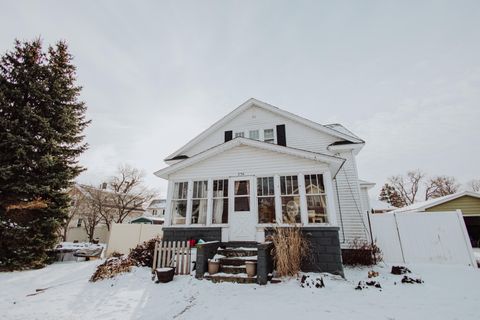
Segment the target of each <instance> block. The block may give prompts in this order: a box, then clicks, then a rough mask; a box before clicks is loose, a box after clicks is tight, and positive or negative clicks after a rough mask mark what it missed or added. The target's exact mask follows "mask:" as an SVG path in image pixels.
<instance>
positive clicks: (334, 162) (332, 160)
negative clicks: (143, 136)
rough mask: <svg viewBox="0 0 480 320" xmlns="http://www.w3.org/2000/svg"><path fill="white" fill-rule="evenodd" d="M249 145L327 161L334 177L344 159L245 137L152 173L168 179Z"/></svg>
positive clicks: (323, 161)
mask: <svg viewBox="0 0 480 320" xmlns="http://www.w3.org/2000/svg"><path fill="white" fill-rule="evenodd" d="M242 145H244V146H250V147H253V148H258V149H261V150H268V151H272V152H278V153H282V154H288V155H291V156H294V157H298V158H303V159H309V160H312V161H318V162H322V163H327V164H328V165H329V168H330V171H331V173H332V177H335V175H336V174H337V172H338V171H339V170H340V168H341V167H342V165H343V164H344V162H345V161H346V160H345V159H343V158H340V157H335V156H331V155H327V154H323V153H317V152H311V151H306V150H301V149H296V148H291V147H285V146H280V145H276V144H272V143H267V142H263V141H257V140H252V139H247V138H241V137H238V138H235V139H233V140H230V141H228V142H225V143H222V144H220V145H217V146H215V147H213V148H210V149H208V150H205V151H203V152H201V153H199V154H196V155H195V156H193V157H191V158H188V159H185V160H183V161H180V162H177V163H175V164H172V165H170V166H168V167H166V168H163V169H160V170H158V171H156V172H155V173H154V174H155V175H156V176H157V177H160V178H164V179H168V175H170V174H172V173H175V172H177V171H178V170H181V169H184V168H187V167H189V166H191V165H194V164H195V163H198V162H200V161H202V160H206V159H208V158H210V157H213V156H215V155H218V154H220V153H222V152H225V151H227V150H230V149H232V148H235V147H238V146H242Z"/></svg>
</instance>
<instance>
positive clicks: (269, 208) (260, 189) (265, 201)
mask: <svg viewBox="0 0 480 320" xmlns="http://www.w3.org/2000/svg"><path fill="white" fill-rule="evenodd" d="M257 199H258V221H259V223H274V222H275V189H274V186H273V177H265V178H257Z"/></svg>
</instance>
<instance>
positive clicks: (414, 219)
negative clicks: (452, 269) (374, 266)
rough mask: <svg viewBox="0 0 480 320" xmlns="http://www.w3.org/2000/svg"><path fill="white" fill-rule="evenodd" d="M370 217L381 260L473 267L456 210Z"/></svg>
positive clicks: (464, 229) (464, 230) (469, 250)
mask: <svg viewBox="0 0 480 320" xmlns="http://www.w3.org/2000/svg"><path fill="white" fill-rule="evenodd" d="M370 220H371V225H372V234H373V238H374V239H375V241H376V244H377V246H378V247H379V248H380V250H381V251H382V254H383V260H384V261H385V262H389V263H438V264H460V265H467V266H473V267H475V266H476V263H475V258H474V256H473V250H472V246H471V244H470V241H469V237H468V233H467V228H466V226H465V222H464V220H463V216H462V212H461V211H460V210H457V211H456V212H455V211H452V212H430V213H425V212H405V213H384V214H371V215H370Z"/></svg>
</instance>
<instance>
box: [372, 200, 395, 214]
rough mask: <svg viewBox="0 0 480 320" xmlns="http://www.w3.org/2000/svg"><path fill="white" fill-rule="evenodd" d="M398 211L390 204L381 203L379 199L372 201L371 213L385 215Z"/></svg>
mask: <svg viewBox="0 0 480 320" xmlns="http://www.w3.org/2000/svg"><path fill="white" fill-rule="evenodd" d="M395 209H398V208H397V207H394V206H392V205H391V204H390V203H388V202H385V201H381V200H378V199H370V210H371V211H370V212H372V213H385V212H389V211H393V210H395Z"/></svg>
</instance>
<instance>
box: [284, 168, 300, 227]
mask: <svg viewBox="0 0 480 320" xmlns="http://www.w3.org/2000/svg"><path fill="white" fill-rule="evenodd" d="M280 199H281V202H282V220H283V223H300V193H299V190H298V177H297V176H281V177H280Z"/></svg>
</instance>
